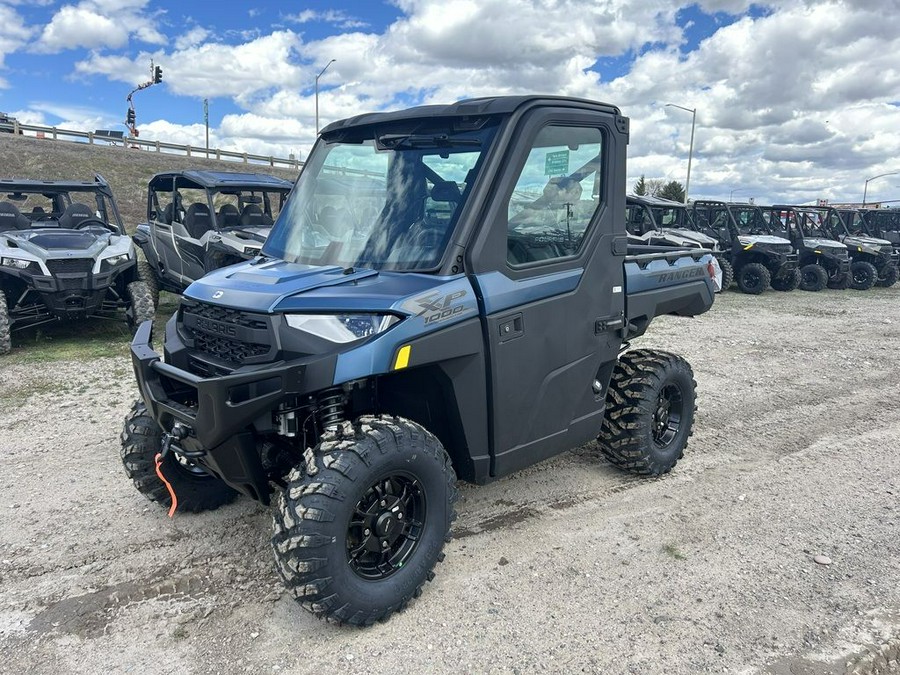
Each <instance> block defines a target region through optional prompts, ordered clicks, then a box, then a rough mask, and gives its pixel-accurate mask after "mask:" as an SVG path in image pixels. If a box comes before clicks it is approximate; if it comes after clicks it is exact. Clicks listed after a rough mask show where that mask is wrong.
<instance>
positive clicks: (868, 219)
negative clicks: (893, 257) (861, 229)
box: [862, 209, 900, 252]
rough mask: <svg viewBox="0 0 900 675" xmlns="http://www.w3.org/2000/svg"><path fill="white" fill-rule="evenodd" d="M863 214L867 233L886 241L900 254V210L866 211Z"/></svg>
mask: <svg viewBox="0 0 900 675" xmlns="http://www.w3.org/2000/svg"><path fill="white" fill-rule="evenodd" d="M862 213H863V220H864V221H865V227H866V233H867V234H869V235H870V236H872V237H879V238H880V239H886V240H887V241H889V242H891V246H893V247H894V250H895V251H897V252H900V209H865V210H864V211H862Z"/></svg>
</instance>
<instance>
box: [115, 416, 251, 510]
mask: <svg viewBox="0 0 900 675" xmlns="http://www.w3.org/2000/svg"><path fill="white" fill-rule="evenodd" d="M162 433H163V431H162V429H161V428H160V427H159V425H158V424H157V423H156V420H154V419H153V418H152V417H150V415H148V414H147V407H146V406H145V405H144V403H143V401H136V402H135V404H134V405H133V406H132V407H131V412H130V413H129V414H128V416H127V417H126V418H125V428H124V429H123V430H122V449H121V456H122V464H123V465H124V466H125V473H126V474H128V477H129V478H130V479H131V480H132V481H134V486H135V487H136V488H137V490H138V492H140V493H141V494H142V495H144V496H145V497H146V498H147V499H149V500H150V501H151V502H157V503H159V504H160V506H164V507H166V508H169V506H171V505H172V498H171V497H170V496H169V491H168V490H167V489H166V486H165V484H164V483H163V482H162V481H161V480H160V479H159V476H157V475H156V460H155V458H156V453H158V452H159V451H160V444H161V442H162ZM161 468H162V474H163V476H165V477H166V480H167V481H169V484H170V485H171V486H172V489H173V490H174V491H175V497H177V499H178V510H179V511H189V512H191V513H199V512H200V511H212V510H213V509H217V508H219V507H220V506H222V505H224V504H228V503H229V502H232V501H234V498H235V497H237V495H238V493H237V492H236V491H235V490H233V489H232V488H230V487H228V485H226V484H225V483H223V482H222V481H220V480H219V479H218V478H215V477H213V476H210V475H209V474H207V473H205V472H203V471H202V470H200V469H199V468H196V467H192V466H191V465H190V464H187V463H182V462H181V461H180V460H179V459H178V457H177V456H176V455H175V453H174V452H170V453H169V454H167V455H166V456H165V457H163V460H162V467H161Z"/></svg>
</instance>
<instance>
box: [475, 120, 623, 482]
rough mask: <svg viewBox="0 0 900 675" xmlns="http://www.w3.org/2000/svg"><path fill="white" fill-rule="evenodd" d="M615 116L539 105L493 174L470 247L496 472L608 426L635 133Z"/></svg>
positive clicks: (620, 318)
mask: <svg viewBox="0 0 900 675" xmlns="http://www.w3.org/2000/svg"><path fill="white" fill-rule="evenodd" d="M615 119H616V118H615V117H614V116H612V115H604V114H601V113H599V112H598V113H590V112H588V111H573V110H566V109H553V108H549V109H538V110H535V111H534V112H532V113H531V114H530V115H529V116H528V117H526V119H525V121H524V123H523V126H522V129H521V132H520V133H521V138H522V141H521V142H520V143H517V144H516V145H515V146H514V147H512V148H510V150H509V156H508V157H507V158H506V160H505V161H504V163H503V166H504V169H503V170H502V172H501V175H500V176H499V177H498V178H497V179H496V180H495V197H494V199H493V200H491V206H490V207H489V209H488V211H487V213H486V218H487V223H488V224H487V225H486V226H485V227H484V228H483V229H482V232H481V240H480V241H479V242H477V243H476V245H475V246H474V247H473V254H472V255H473V260H472V265H473V267H474V268H475V269H476V270H479V271H477V273H476V274H475V275H474V285H475V286H476V292H477V293H478V295H479V300H480V303H481V308H482V312H483V316H482V323H483V330H484V334H485V342H486V352H487V354H488V362H489V371H490V374H489V392H488V398H489V402H490V404H489V412H490V416H489V417H490V443H491V453H492V474H493V475H494V476H502V475H504V474H507V473H510V472H512V471H515V470H517V469H519V468H522V467H524V466H527V465H529V464H532V463H534V462H536V461H539V460H541V459H544V458H546V457H550V456H552V455H555V454H557V453H559V452H562V451H564V450H566V449H569V448H572V447H576V446H577V445H580V444H581V443H584V442H586V441H588V440H590V439H592V438H593V437H595V436H596V434H597V433H598V432H599V430H600V426H601V423H602V419H603V411H604V402H605V397H606V384H607V382H608V380H609V375H610V372H611V369H612V367H613V365H614V363H615V361H616V358H617V355H618V349H619V347H620V345H621V338H620V337H619V333H618V331H619V329H621V328H622V327H623V325H624V309H625V307H624V282H623V256H624V254H625V251H626V247H627V246H626V245H627V240H626V236H625V232H624V228H623V227H622V226H623V222H622V220H623V216H624V212H625V208H624V207H625V204H624V202H625V184H624V175H625V174H624V168H625V167H624V159H625V146H626V143H627V135H626V132H624V131H623V129H624V127H625V124H624V122H625V120H623V119H622V118H618V119H620V120H622V122H621V124H620V125H619V126H620V128H618V129H617V125H616V124H615ZM616 217H618V220H619V222H618V223H616V222H615V218H616Z"/></svg>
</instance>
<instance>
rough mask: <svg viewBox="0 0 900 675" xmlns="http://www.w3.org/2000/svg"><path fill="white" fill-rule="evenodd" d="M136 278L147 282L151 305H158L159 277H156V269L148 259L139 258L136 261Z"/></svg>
mask: <svg viewBox="0 0 900 675" xmlns="http://www.w3.org/2000/svg"><path fill="white" fill-rule="evenodd" d="M137 273H138V279H140V280H141V281H143V282H144V283H145V284H147V290H149V291H150V297H151V298H153V307H154V308H155V307H159V279H157V278H156V270H155V269H153V265H151V264H150V262H149V261H148V260H144V259H143V258H139V259H138V261H137Z"/></svg>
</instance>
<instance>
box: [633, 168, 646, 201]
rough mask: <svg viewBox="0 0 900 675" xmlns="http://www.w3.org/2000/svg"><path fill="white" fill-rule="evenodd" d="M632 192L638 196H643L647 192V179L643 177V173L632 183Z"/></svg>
mask: <svg viewBox="0 0 900 675" xmlns="http://www.w3.org/2000/svg"><path fill="white" fill-rule="evenodd" d="M634 194H636V195H637V196H638V197H643V196H644V195H646V194H647V180H646V178H644V174H641V177H640V178H638V181H637V183H635V184H634Z"/></svg>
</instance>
